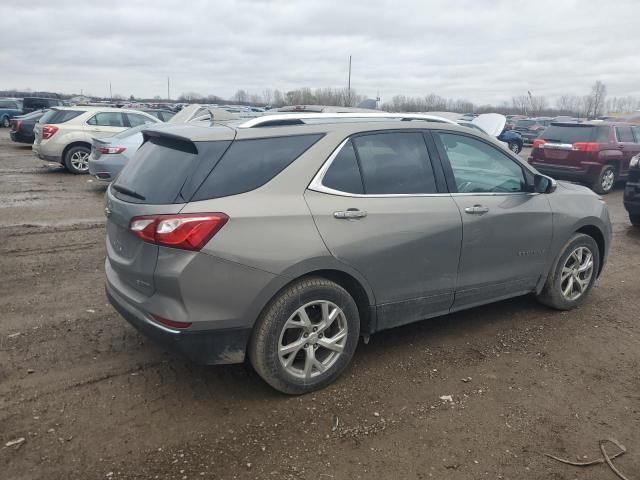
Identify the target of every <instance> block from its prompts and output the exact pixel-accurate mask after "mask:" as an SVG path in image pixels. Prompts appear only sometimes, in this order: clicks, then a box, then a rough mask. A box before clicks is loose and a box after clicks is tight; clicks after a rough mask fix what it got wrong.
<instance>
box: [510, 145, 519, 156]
mask: <svg viewBox="0 0 640 480" xmlns="http://www.w3.org/2000/svg"><path fill="white" fill-rule="evenodd" d="M509 150H511V151H512V152H513V153H515V154H516V155H517V154H519V153H520V152H521V151H522V146H521V145H519V144H517V143H516V142H510V143H509Z"/></svg>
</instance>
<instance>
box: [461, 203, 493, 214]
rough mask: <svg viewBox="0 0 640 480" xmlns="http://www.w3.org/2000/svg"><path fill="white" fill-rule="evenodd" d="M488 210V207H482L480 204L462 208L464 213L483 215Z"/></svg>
mask: <svg viewBox="0 0 640 480" xmlns="http://www.w3.org/2000/svg"><path fill="white" fill-rule="evenodd" d="M488 211H489V208H487V207H483V206H482V205H474V206H473V207H467V208H465V209H464V213H468V214H469V215H484V214H485V213H487V212H488Z"/></svg>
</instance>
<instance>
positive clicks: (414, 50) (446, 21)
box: [0, 0, 640, 103]
mask: <svg viewBox="0 0 640 480" xmlns="http://www.w3.org/2000/svg"><path fill="white" fill-rule="evenodd" d="M0 18H3V19H4V22H3V29H1V30H0V42H1V44H2V45H3V48H2V49H1V50H0V89H3V88H14V87H16V88H24V87H30V88H33V89H41V90H54V91H64V92H69V93H71V92H79V91H80V90H81V89H83V90H84V91H85V92H89V93H92V94H94V95H106V94H107V92H108V85H109V81H111V82H112V84H113V91H114V93H119V94H123V95H130V94H133V95H135V96H145V97H147V96H153V95H164V94H165V93H166V77H167V76H170V77H171V82H172V94H173V96H174V97H175V96H177V95H178V94H180V93H182V92H187V91H195V92H199V93H202V94H205V95H206V94H216V95H219V96H223V97H230V96H231V95H232V94H233V93H234V92H235V91H236V90H237V89H239V88H243V89H245V90H248V91H249V92H254V93H260V92H261V91H262V90H263V89H264V88H268V87H270V88H278V89H280V90H283V91H286V90H287V89H293V88H300V87H311V88H316V87H324V86H333V87H341V86H344V85H345V83H346V69H347V62H348V56H349V55H350V54H351V55H353V76H352V85H353V87H354V88H356V89H357V90H358V92H360V93H363V94H366V95H369V96H373V95H375V94H376V93H378V92H380V94H381V95H382V96H383V99H384V98H386V99H389V98H390V97H391V96H392V95H394V94H405V95H425V94H428V93H436V94H439V95H441V96H446V97H455V98H465V99H468V100H471V101H473V102H476V103H485V102H493V103H497V102H500V101H502V100H509V99H510V98H511V96H512V95H521V94H524V93H526V91H527V90H531V91H532V92H533V93H534V94H536V95H546V96H548V97H549V98H554V97H556V96H558V95H561V94H563V93H576V94H582V93H587V92H588V90H589V87H590V85H591V84H592V83H593V82H594V81H595V80H602V81H603V82H605V84H606V85H607V87H608V91H609V95H610V96H623V95H638V96H640V82H638V78H640V62H639V61H638V60H639V56H638V53H637V50H638V49H637V45H636V42H634V41H633V39H632V37H633V32H634V31H635V29H636V28H637V25H636V24H637V19H638V18H640V2H637V0H628V1H625V0H619V1H616V2H608V3H606V4H605V3H603V2H601V1H592V0H581V1H578V0H568V1H558V0H555V1H547V0H536V1H535V2H532V1H518V0H509V1H492V2H488V1H470V0H454V1H445V0H438V1H435V0H434V1H418V0H416V1H399V0H396V1H386V0H385V1H379V2H372V1H365V0H350V1H347V0H343V1H335V0H304V1H302V0H301V1H284V0H282V1H249V0H236V1H221V0H217V1H205V0H182V1H177V0H155V1H154V2H148V1H142V0H129V1H120V0H118V1H111V2H100V3H98V2H88V1H82V2H79V1H72V0H58V1H56V2H50V1H48V0H47V1H43V0H31V1H29V2H27V3H25V2H22V3H20V2H2V4H1V5H0Z"/></svg>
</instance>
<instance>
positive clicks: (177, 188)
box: [112, 133, 322, 204]
mask: <svg viewBox="0 0 640 480" xmlns="http://www.w3.org/2000/svg"><path fill="white" fill-rule="evenodd" d="M148 134H149V133H147V135H148ZM321 137H322V135H296V136H290V137H270V138H261V139H255V140H239V141H235V142H234V143H233V144H232V143H231V141H215V142H196V143H193V142H190V141H188V140H182V139H174V138H171V137H167V136H152V137H150V138H149V139H148V140H147V141H145V142H144V143H143V144H142V147H140V149H139V150H138V151H137V152H136V154H135V155H134V156H133V158H132V159H131V160H130V161H129V162H128V163H127V165H126V166H125V167H124V168H123V169H122V171H121V172H120V175H119V176H118V178H117V179H116V181H115V182H114V183H113V186H112V192H113V194H114V195H115V196H116V197H118V198H121V199H122V200H125V201H127V202H132V203H147V204H170V203H184V202H188V201H190V200H193V201H196V200H205V199H211V198H219V197H224V196H228V195H236V194H238V193H243V192H248V191H250V190H253V189H255V188H258V187H260V186H262V185H264V184H265V183H267V182H268V181H269V180H271V179H272V178H273V177H275V176H276V175H277V174H278V173H280V172H281V171H282V170H284V169H285V168H286V167H287V166H288V165H289V164H291V163H292V162H293V161H294V160H295V159H296V158H298V157H299V156H300V155H301V154H302V153H303V152H304V151H305V150H307V149H308V148H309V147H310V146H311V145H313V144H314V143H315V142H316V141H318V139H320V138H321ZM229 145H231V146H229ZM225 152H226V153H225Z"/></svg>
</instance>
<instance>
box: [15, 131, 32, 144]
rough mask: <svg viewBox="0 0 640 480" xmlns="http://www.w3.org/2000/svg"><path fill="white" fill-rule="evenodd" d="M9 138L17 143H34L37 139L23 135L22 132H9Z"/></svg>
mask: <svg viewBox="0 0 640 480" xmlns="http://www.w3.org/2000/svg"><path fill="white" fill-rule="evenodd" d="M9 136H10V137H11V140H12V141H14V142H16V143H33V142H34V140H35V137H33V136H31V137H29V136H26V135H22V134H21V133H20V132H9Z"/></svg>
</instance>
